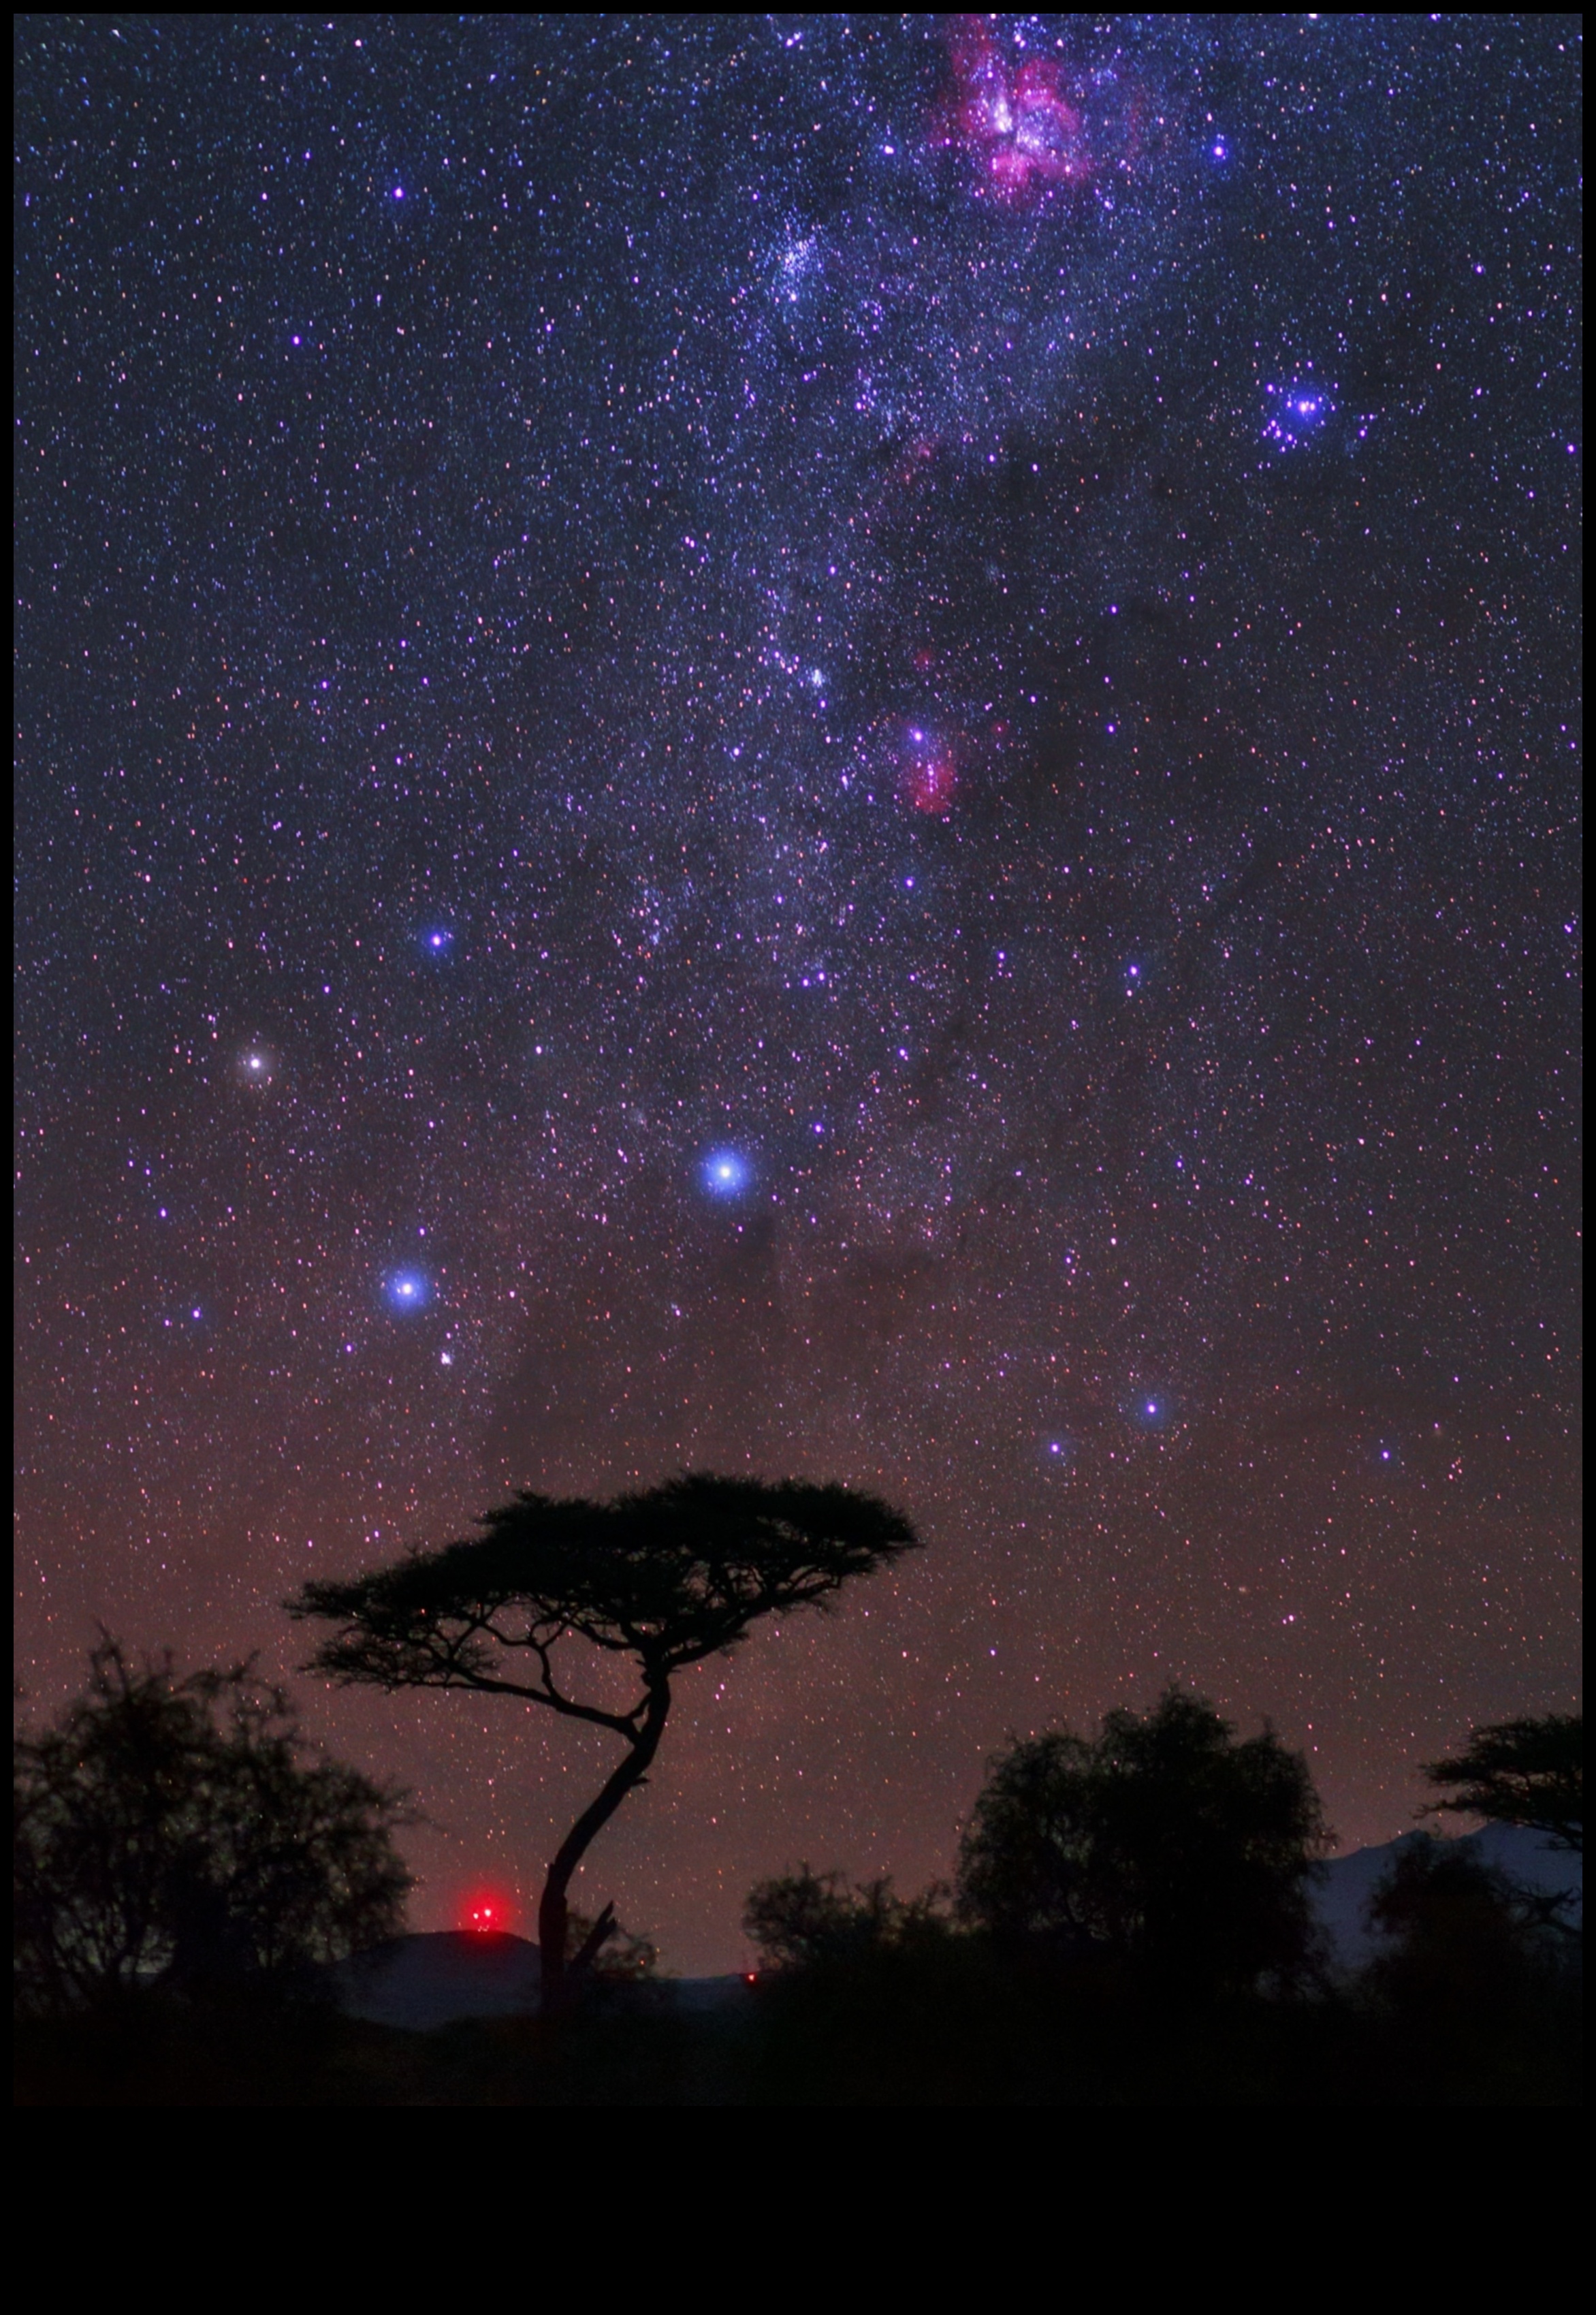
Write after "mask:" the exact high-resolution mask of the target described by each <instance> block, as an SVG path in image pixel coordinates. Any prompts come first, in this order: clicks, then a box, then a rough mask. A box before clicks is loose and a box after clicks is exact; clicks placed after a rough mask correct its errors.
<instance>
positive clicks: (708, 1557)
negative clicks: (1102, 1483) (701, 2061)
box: [288, 1472, 918, 2010]
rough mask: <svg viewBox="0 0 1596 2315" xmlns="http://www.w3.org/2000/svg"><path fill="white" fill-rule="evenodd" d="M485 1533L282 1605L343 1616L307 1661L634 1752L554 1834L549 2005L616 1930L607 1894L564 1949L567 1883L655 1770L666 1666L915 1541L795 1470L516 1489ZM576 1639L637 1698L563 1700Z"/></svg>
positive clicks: (847, 1494)
mask: <svg viewBox="0 0 1596 2315" xmlns="http://www.w3.org/2000/svg"><path fill="white" fill-rule="evenodd" d="M480 1524H481V1525H482V1526H483V1527H484V1528H485V1529H486V1530H487V1532H486V1534H485V1536H484V1537H483V1538H482V1539H480V1540H478V1541H473V1542H460V1543H451V1544H448V1545H446V1546H445V1547H444V1548H442V1549H440V1550H438V1551H433V1552H418V1553H415V1554H413V1555H412V1557H409V1558H407V1559H403V1560H402V1561H400V1563H399V1564H398V1566H394V1567H388V1568H383V1569H381V1570H379V1571H378V1572H377V1573H376V1574H370V1575H364V1576H359V1577H357V1578H356V1579H355V1580H354V1581H353V1582H350V1583H307V1584H306V1586H305V1589H304V1590H303V1591H302V1592H299V1593H298V1594H297V1597H296V1598H295V1599H294V1600H292V1601H289V1602H288V1612H289V1613H290V1614H291V1615H294V1616H298V1617H315V1618H320V1619H324V1621H326V1622H328V1623H332V1624H335V1625H336V1626H337V1627H338V1630H337V1631H336V1632H335V1634H334V1635H333V1636H332V1638H331V1639H328V1640H326V1641H325V1642H324V1643H323V1645H321V1646H320V1647H319V1648H318V1649H317V1650H316V1653H315V1656H314V1657H313V1659H312V1668H314V1669H315V1670H317V1671H321V1672H327V1673H329V1674H330V1675H331V1676H332V1679H333V1680H335V1681H341V1682H345V1683H351V1684H360V1685H364V1686H368V1687H374V1688H381V1689H386V1690H397V1689H402V1688H465V1689H471V1690H476V1691H477V1692H479V1693H482V1694H486V1695H491V1696H514V1697H519V1698H521V1699H523V1700H524V1701H525V1702H527V1703H528V1704H535V1705H540V1706H542V1707H544V1708H545V1709H546V1710H548V1711H550V1712H554V1713H557V1714H559V1715H561V1716H563V1717H564V1718H567V1719H572V1720H581V1721H584V1722H586V1723H587V1724H588V1725H590V1726H591V1727H597V1728H607V1729H608V1730H609V1731H610V1732H611V1733H612V1734H614V1735H616V1736H618V1737H619V1738H620V1739H621V1741H622V1743H624V1744H625V1748H626V1750H625V1754H624V1755H623V1757H622V1759H621V1761H620V1762H619V1763H618V1765H617V1766H616V1769H615V1770H613V1771H612V1773H611V1774H610V1776H609V1777H608V1778H607V1780H606V1782H605V1784H604V1786H603V1788H602V1790H601V1791H600V1792H599V1794H598V1795H597V1796H596V1797H595V1798H594V1799H593V1800H592V1801H591V1802H590V1805H588V1807H587V1808H585V1809H584V1810H583V1811H582V1813H581V1815H580V1816H579V1817H578V1818H577V1820H576V1823H574V1824H573V1825H572V1828H571V1830H570V1832H568V1833H567V1834H566V1836H565V1838H564V1840H563V1841H562V1842H561V1844H560V1846H559V1849H557V1850H556V1852H555V1854H554V1858H553V1860H552V1862H551V1863H550V1865H549V1867H548V1873H547V1877H546V1879H545V1884H544V1890H543V1896H542V1899H541V1902H540V1903H539V1905H538V1911H537V1939H538V1946H539V1949H540V1952H541V1956H542V1964H543V2001H544V2006H545V2009H549V2010H552V2009H555V2008H557V2007H558V2006H559V2005H560V2003H561V2001H562V2000H563V1998H564V1997H565V1995H566V1993H567V1992H568V1991H570V1989H571V1987H572V1984H573V1982H575V1981H577V1980H579V1979H580V1978H581V1975H582V1974H584V1973H585V1972H586V1970H587V1969H588V1968H589V1967H590V1965H591V1963H592V1961H593V1958H594V1956H596V1955H597V1953H598V1952H599V1948H600V1947H602V1945H603V1944H604V1941H605V1939H606V1938H607V1936H608V1935H609V1933H610V1931H611V1929H613V1927H614V1924H615V1909H614V1907H613V1906H610V1905H607V1906H606V1907H605V1908H604V1911H602V1912H601V1913H600V1914H599V1919H598V1920H596V1921H595V1922H594V1924H593V1926H592V1928H591V1929H590V1931H589V1932H588V1935H587V1936H586V1938H584V1939H583V1941H582V1943H581V1947H579V1949H578V1950H577V1952H576V1953H575V1955H574V1956H571V1957H570V1959H569V1961H568V1959H567V1955H566V1939H567V1930H568V1926H569V1909H568V1905H567V1894H566V1893H567V1891H568V1889H569V1887H570V1883H571V1876H572V1874H573V1873H574V1871H575V1870H576V1867H577V1866H578V1864H579V1863H580V1862H581V1858H582V1857H583V1855H584V1854H585V1853H586V1851H587V1849H588V1847H589V1845H590V1842H591V1841H592V1840H593V1839H594V1837H595V1836H596V1834H598V1833H599V1832H600V1830H601V1829H602V1828H603V1826H604V1825H605V1824H607V1823H608V1821H609V1819H610V1818H611V1817H612V1816H613V1815H614V1814H615V1812H616V1809H617V1808H618V1807H619V1806H620V1805H621V1803H622V1801H623V1800H624V1799H625V1796H626V1795H627V1794H628V1793H629V1792H630V1791H631V1790H632V1788H633V1787H634V1785H637V1784H640V1783H641V1782H642V1781H643V1778H644V1777H645V1776H646V1774H647V1772H648V1770H649V1767H650V1765H651V1763H652V1761H653V1758H654V1755H655V1753H656V1752H658V1750H659V1747H660V1739H661V1735H662V1734H663V1733H664V1728H665V1721H666V1717H667V1715H668V1714H669V1710H670V1682H671V1678H672V1675H673V1674H674V1673H676V1672H680V1671H681V1670H683V1669H684V1668H685V1667H686V1666H687V1665H688V1664H693V1663H699V1662H700V1661H702V1659H703V1658H705V1656H711V1655H714V1654H719V1653H721V1652H723V1650H725V1649H728V1648H731V1647H733V1646H735V1645H736V1644H737V1642H738V1641H739V1640H740V1639H741V1638H742V1637H743V1636H744V1635H745V1634H746V1632H747V1631H748V1628H749V1625H751V1624H753V1623H755V1622H757V1621H758V1619H759V1618H760V1617H761V1616H769V1615H775V1614H779V1613H785V1612H787V1611H789V1610H793V1609H794V1608H802V1607H810V1606H824V1605H825V1604H826V1603H827V1601H828V1600H829V1597H830V1595H831V1594H833V1593H835V1592H837V1590H838V1587H839V1586H840V1585H841V1584H843V1583H847V1581H848V1579H849V1578H850V1577H851V1576H855V1575H865V1574H869V1573H870V1572H871V1570H872V1569H873V1568H876V1567H879V1566H882V1565H884V1564H885V1563H886V1562H888V1561H890V1560H891V1559H893V1558H895V1557H897V1556H898V1555H899V1554H900V1553H901V1552H904V1551H907V1550H909V1549H910V1548H913V1546H914V1545H915V1543H916V1542H917V1540H918V1539H917V1538H916V1536H915V1533H914V1530H913V1529H912V1528H911V1527H910V1526H909V1521H907V1520H906V1519H904V1518H903V1517H902V1516H901V1514H900V1513H899V1512H895V1511H893V1510H891V1508H890V1506H889V1505H887V1504H886V1503H882V1502H880V1501H878V1500H877V1499H876V1498H875V1497H874V1496H873V1495H861V1494H856V1493H854V1492H853V1491H852V1490H850V1489H848V1488H847V1487H841V1486H809V1485H806V1484H804V1483H802V1482H801V1481H797V1480H792V1479H785V1480H779V1481H776V1482H775V1483H774V1484H771V1483H767V1482H765V1481H762V1480H758V1479H737V1478H717V1477H714V1476H713V1475H712V1474H709V1473H706V1472H699V1473H687V1474H684V1475H683V1476H682V1477H679V1478H677V1479H672V1480H669V1481H668V1482H667V1483H666V1484H665V1485H664V1486H658V1487H652V1488H650V1489H648V1490H646V1491H644V1492H642V1493H639V1494H635V1495H622V1496H620V1497H619V1498H618V1499H617V1500H616V1501H615V1502H614V1503H592V1502H589V1501H586V1500H584V1499H582V1498H580V1497H578V1498H570V1499H564V1500H561V1499H556V1498H554V1497H552V1496H548V1495H533V1494H529V1493H523V1494H521V1495H518V1496H517V1498H516V1499H515V1501H514V1502H513V1503H507V1504H505V1505H504V1506H502V1508H501V1509H500V1510H497V1511H492V1512H489V1513H488V1514H487V1515H486V1517H485V1518H484V1519H483V1521H481V1522H480ZM572 1639H575V1640H577V1641H585V1642H586V1643H587V1644H588V1645H589V1646H590V1648H592V1649H595V1650H598V1651H599V1653H600V1654H601V1655H602V1656H605V1657H607V1658H609V1659H611V1660H612V1661H616V1660H619V1661H623V1662H625V1663H627V1664H628V1665H629V1666H630V1667H631V1669H632V1670H633V1672H634V1674H635V1677H636V1680H637V1683H638V1693H637V1696H636V1700H635V1701H634V1703H632V1704H630V1705H628V1706H625V1707H621V1708H613V1707H610V1706H608V1705H607V1704H604V1703H599V1702H594V1701H590V1700H583V1699H580V1698H578V1697H576V1696H574V1695H572V1694H569V1693H568V1692H567V1690H566V1689H565V1688H564V1687H563V1686H562V1684H561V1681H560V1680H559V1679H558V1678H557V1677H556V1670H555V1654H556V1651H558V1650H560V1649H562V1648H565V1649H566V1651H567V1656H566V1660H567V1661H569V1656H570V1654H571V1653H572V1652H571V1651H570V1650H569V1647H568V1644H569V1643H570V1642H571V1641H572Z"/></svg>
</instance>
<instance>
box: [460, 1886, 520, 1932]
mask: <svg viewBox="0 0 1596 2315" xmlns="http://www.w3.org/2000/svg"><path fill="white" fill-rule="evenodd" d="M510 1917H511V1907H510V1903H509V1901H508V1900H507V1899H506V1898H504V1897H503V1896H501V1894H499V1892H498V1891H497V1890H492V1889H474V1890H473V1891H472V1892H471V1894H470V1895H469V1896H467V1897H465V1898H463V1899H462V1900H461V1903H460V1911H459V1913H458V1915H457V1919H458V1921H459V1925H460V1927H461V1928H462V1929H467V1930H470V1931H473V1932H474V1934H475V1935H476V1936H477V1937H495V1936H498V1935H499V1934H501V1932H502V1931H503V1930H505V1929H508V1928H509V1927H510Z"/></svg>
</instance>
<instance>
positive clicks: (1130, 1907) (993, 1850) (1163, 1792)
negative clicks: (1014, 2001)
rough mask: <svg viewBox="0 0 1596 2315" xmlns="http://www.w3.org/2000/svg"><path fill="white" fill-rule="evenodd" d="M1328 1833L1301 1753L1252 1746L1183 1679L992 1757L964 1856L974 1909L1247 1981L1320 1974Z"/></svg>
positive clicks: (1137, 1957) (1182, 1975)
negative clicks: (1317, 1911) (1097, 1724)
mask: <svg viewBox="0 0 1596 2315" xmlns="http://www.w3.org/2000/svg"><path fill="white" fill-rule="evenodd" d="M1326 1845H1327V1840H1326V1832H1325V1827H1324V1822H1323V1818H1322V1815H1321V1812H1320V1807H1319V1801H1318V1796H1317V1793H1316V1792H1315V1790H1314V1787H1313V1782H1312V1779H1311V1778H1310V1776H1309V1774H1308V1766H1307V1763H1306V1762H1305V1761H1303V1760H1302V1758H1301V1757H1300V1755H1299V1754H1297V1753H1295V1752H1288V1751H1287V1750H1286V1749H1285V1747H1284V1746H1283V1745H1282V1744H1281V1743H1280V1741H1279V1739H1278V1738H1277V1737H1276V1736H1275V1735H1274V1734H1273V1733H1272V1731H1271V1730H1270V1729H1268V1728H1265V1729H1264V1733H1263V1734H1261V1735H1259V1736H1255V1737H1251V1738H1249V1739H1247V1740H1246V1742H1245V1743H1237V1742H1236V1741H1235V1731H1234V1729H1233V1728H1232V1727H1231V1726H1230V1725H1229V1724H1228V1722H1227V1721H1224V1720H1222V1719H1221V1718H1220V1717H1219V1714H1218V1713H1217V1712H1215V1710H1214V1709H1213V1707H1212V1706H1211V1705H1210V1704H1208V1703H1206V1702H1204V1701H1203V1699H1201V1698H1200V1697H1194V1696H1187V1695H1184V1694H1183V1693H1181V1692H1180V1691H1179V1690H1175V1689H1171V1690H1169V1691H1168V1692H1167V1693H1166V1695H1165V1696H1164V1697H1163V1698H1162V1699H1160V1700H1159V1702H1158V1704H1157V1706H1156V1707H1155V1708H1154V1709H1153V1710H1152V1711H1151V1712H1149V1713H1148V1714H1146V1715H1141V1716H1139V1715H1137V1714H1135V1713H1133V1712H1129V1711H1116V1712H1111V1713H1109V1714H1108V1715H1107V1716H1106V1717H1105V1718H1104V1722H1103V1725H1102V1732H1101V1734H1099V1735H1098V1736H1097V1737H1096V1738H1095V1739H1088V1738H1086V1737H1082V1736H1077V1735H1074V1734H1070V1733H1068V1732H1067V1731H1066V1732H1060V1733H1059V1734H1050V1735H1045V1736H1040V1737H1035V1738H1032V1739H1030V1740H1027V1741H1024V1742H1019V1743H1015V1744H1013V1745H1012V1746H1011V1747H1010V1748H1009V1750H1008V1751H1007V1752H1005V1753H1002V1754H1000V1755H998V1757H997V1758H996V1759H995V1760H994V1761H992V1763H991V1765H990V1771H989V1778H988V1782H987V1784H986V1786H985V1787H984V1789H983V1790H982V1792H981V1794H980V1798H979V1799H978V1800H977V1802H976V1805H975V1809H974V1813H973V1814H972V1817H971V1823H970V1825H969V1828H968V1830H967V1831H966V1832H965V1835H964V1838H963V1841H962V1846H961V1849H960V1856H959V1874H958V1896H959V1910H960V1912H961V1915H962V1918H963V1919H964V1920H966V1921H968V1922H970V1923H972V1924H974V1925H976V1926H979V1927H980V1928H983V1929H988V1930H989V1931H992V1932H995V1933H998V1934H999V1935H1006V1936H1009V1937H1014V1936H1016V1935H1019V1936H1025V1937H1031V1938H1037V1937H1041V1938H1048V1939H1051V1940H1052V1941H1054V1942H1055V1943H1058V1944H1060V1945H1062V1946H1065V1947H1077V1948H1079V1949H1083V1950H1087V1949H1091V1948H1094V1947H1095V1948H1098V1949H1104V1950H1107V1951H1109V1952H1112V1953H1114V1954H1117V1955H1120V1956H1122V1957H1124V1958H1125V1959H1126V1960H1128V1961H1131V1962H1134V1963H1136V1964H1138V1965H1140V1966H1141V1967H1143V1968H1144V1969H1146V1970H1148V1971H1149V1972H1150V1973H1151V1974H1154V1975H1155V1976H1157V1977H1158V1978H1160V1979H1161V1980H1163V1981H1164V1982H1166V1983H1168V1984H1170V1985H1172V1986H1173V1985H1177V1984H1184V1986H1186V1987H1187V1988H1188V1989H1190V1990H1193V1991H1194V1990H1197V1989H1199V1988H1207V1989H1210V1990H1212V1991H1219V1990H1221V1989H1224V1988H1231V1989H1235V1990H1244V1989H1247V1988H1250V1987H1254V1986H1255V1985H1256V1984H1257V1983H1258V1982H1259V1981H1260V1980H1261V1979H1263V1978H1264V1977H1265V1976H1270V1977H1272V1978H1274V1979H1276V1980H1280V1981H1289V1980H1293V1979H1297V1978H1299V1977H1301V1976H1302V1974H1304V1972H1305V1971H1306V1970H1307V1969H1308V1966H1309V1965H1310V1963H1311V1960H1312V1956H1313V1929H1312V1917H1311V1913H1310V1911H1309V1906H1308V1887H1309V1883H1310V1880H1311V1877H1312V1876H1313V1874H1314V1872H1315V1870H1316V1860H1317V1857H1318V1855H1319V1853H1320V1852H1321V1851H1322V1850H1323V1849H1324V1848H1325V1847H1326Z"/></svg>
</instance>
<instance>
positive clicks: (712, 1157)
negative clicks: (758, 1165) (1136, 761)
mask: <svg viewBox="0 0 1596 2315" xmlns="http://www.w3.org/2000/svg"><path fill="white" fill-rule="evenodd" d="M752 1179H753V1168H752V1166H750V1165H749V1161H748V1159H747V1158H745V1157H744V1156H743V1154H742V1152H741V1151H740V1149H712V1150H711V1151H710V1153H709V1156H708V1157H707V1158H705V1161H704V1184H705V1188H706V1189H707V1190H708V1191H709V1192H710V1193H711V1194H712V1195H713V1196H714V1197H717V1198H735V1197H736V1196H738V1195H739V1193H740V1192H741V1191H743V1190H746V1189H747V1187H748V1185H749V1182H750V1181H752Z"/></svg>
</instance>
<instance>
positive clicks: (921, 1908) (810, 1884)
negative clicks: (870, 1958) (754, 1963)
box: [742, 1865, 946, 1969]
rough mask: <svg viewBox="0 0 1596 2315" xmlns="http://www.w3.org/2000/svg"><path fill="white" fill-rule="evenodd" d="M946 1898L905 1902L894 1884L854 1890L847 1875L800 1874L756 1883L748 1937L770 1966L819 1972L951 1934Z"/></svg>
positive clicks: (930, 1895) (930, 1894)
mask: <svg viewBox="0 0 1596 2315" xmlns="http://www.w3.org/2000/svg"><path fill="white" fill-rule="evenodd" d="M942 1895H943V1892H942V1891H941V1890H940V1889H937V1888H932V1889H930V1890H928V1891H927V1893H926V1894H925V1895H923V1896H920V1897H909V1898H905V1897H900V1896H898V1895H897V1894H895V1893H894V1891H893V1888H892V1884H891V1881H890V1880H887V1879H882V1880H880V1881H868V1882H861V1883H859V1884H857V1885H855V1886H851V1887H850V1885H849V1884H848V1882H847V1878H846V1876H844V1875H842V1874H841V1873H835V1872H833V1873H816V1872H815V1871H814V1870H813V1869H812V1868H811V1867H810V1866H808V1865H801V1866H800V1867H799V1868H798V1870H797V1872H796V1873H790V1874H785V1875H782V1876H778V1877H777V1878H776V1879H774V1880H770V1881H758V1882H756V1883H755V1885H754V1886H753V1888H752V1889H750V1890H749V1897H748V1903H747V1904H746V1905H745V1906H744V1908H743V1914H742V1928H743V1935H744V1936H745V1937H746V1938H748V1940H749V1944H750V1945H752V1946H754V1947H757V1948H758V1952H759V1955H760V1956H761V1958H762V1960H763V1961H764V1963H765V1964H766V1965H767V1967H768V1968H772V1969H802V1968H814V1967H816V1966H818V1965H822V1964H825V1963H838V1962H841V1963H847V1962H851V1961H857V1960H859V1959H861V1958H863V1957H864V1956H865V1955H867V1954H872V1953H881V1952H884V1951H889V1950H891V1949H893V1948H897V1947H903V1946H905V1945H907V1944H909V1943H910V1942H911V1941H916V1940H918V1941H921V1942H923V1941H925V1940H926V1939H927V1938H935V1937H937V1936H939V1935H942V1934H944V1933H945V1929H946V1922H945V1920H944V1916H943V1914H942V1912H941V1911H940V1903H941V1898H942Z"/></svg>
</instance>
